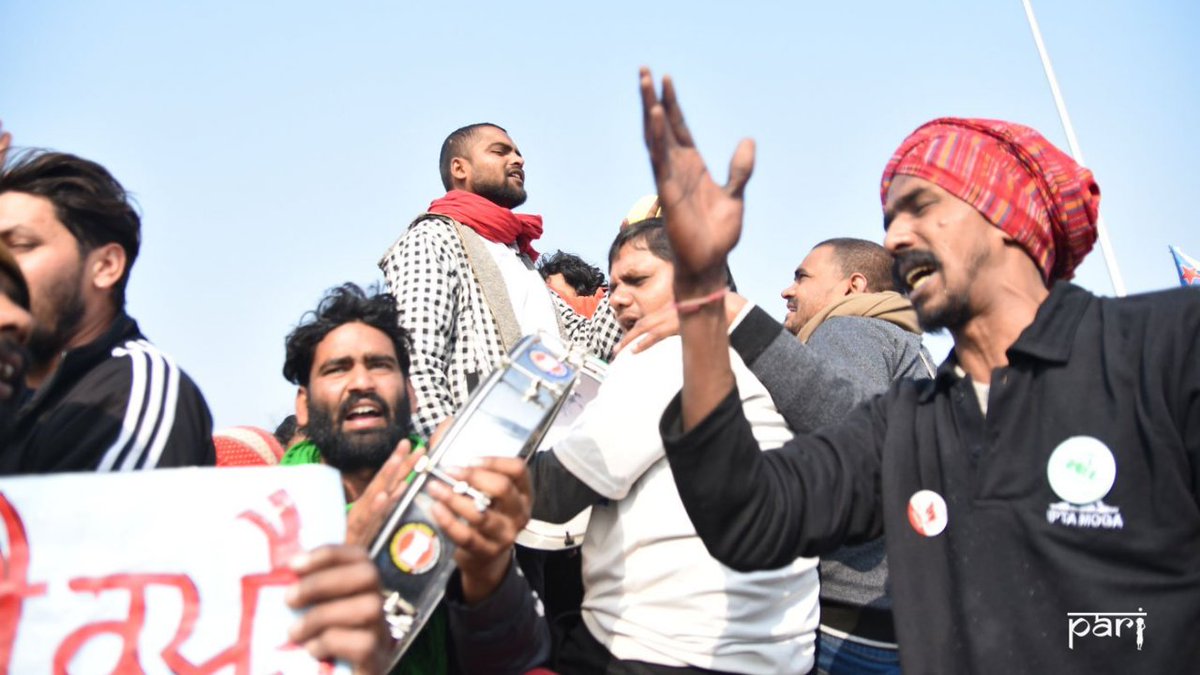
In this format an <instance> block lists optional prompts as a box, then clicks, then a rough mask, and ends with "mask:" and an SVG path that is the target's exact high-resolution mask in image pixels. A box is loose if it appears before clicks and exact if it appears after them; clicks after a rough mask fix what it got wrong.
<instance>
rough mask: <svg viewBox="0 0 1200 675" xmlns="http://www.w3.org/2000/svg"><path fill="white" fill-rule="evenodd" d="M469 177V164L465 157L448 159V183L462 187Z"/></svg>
mask: <svg viewBox="0 0 1200 675" xmlns="http://www.w3.org/2000/svg"><path fill="white" fill-rule="evenodd" d="M470 177H471V163H470V162H468V161H467V160H466V158H465V157H453V158H451V159H450V181H451V183H452V184H454V185H462V184H464V183H466V182H467V179H468V178H470Z"/></svg>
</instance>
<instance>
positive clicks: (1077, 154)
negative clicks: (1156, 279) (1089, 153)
mask: <svg viewBox="0 0 1200 675" xmlns="http://www.w3.org/2000/svg"><path fill="white" fill-rule="evenodd" d="M1021 4H1023V5H1025V18H1026V19H1028V20H1029V30H1031V31H1033V41H1034V43H1035V44H1036V45H1037V50H1038V55H1040V56H1041V57H1042V69H1043V70H1045V71H1046V81H1047V82H1049V83H1050V93H1051V94H1053V95H1054V105H1055V107H1057V108H1058V118H1059V119H1060V120H1061V121H1062V125H1063V130H1064V131H1066V132H1067V144H1068V145H1069V146H1070V149H1071V156H1072V157H1074V158H1075V161H1076V162H1079V163H1080V164H1083V165H1084V166H1086V163H1085V162H1084V161H1083V151H1082V150H1080V149H1079V140H1078V139H1076V138H1075V127H1073V126H1071V117H1070V115H1068V114H1067V104H1066V102H1064V101H1063V97H1062V92H1061V91H1059V89H1058V80H1057V79H1056V78H1055V77H1054V68H1053V67H1052V66H1051V65H1050V54H1048V53H1047V52H1046V45H1045V43H1043V42H1042V31H1041V30H1039V29H1038V23H1037V19H1036V18H1035V17H1034V16H1033V5H1031V4H1030V0H1021ZM1096 230H1097V233H1098V236H1099V239H1100V251H1101V252H1103V254H1104V264H1105V265H1106V266H1107V267H1108V278H1109V279H1110V280H1111V281H1112V286H1113V292H1114V293H1115V294H1116V295H1117V297H1121V296H1123V295H1125V281H1124V280H1123V279H1122V278H1121V270H1120V269H1119V268H1118V267H1117V258H1116V256H1114V255H1113V250H1112V244H1111V243H1109V241H1108V228H1107V227H1106V226H1105V225H1104V219H1103V218H1102V217H1101V218H1097V220H1096Z"/></svg>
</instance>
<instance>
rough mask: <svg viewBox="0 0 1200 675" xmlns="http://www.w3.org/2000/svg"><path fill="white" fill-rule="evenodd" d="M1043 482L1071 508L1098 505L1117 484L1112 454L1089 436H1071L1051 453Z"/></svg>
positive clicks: (1115, 461) (1106, 447) (1115, 466)
mask: <svg viewBox="0 0 1200 675" xmlns="http://www.w3.org/2000/svg"><path fill="white" fill-rule="evenodd" d="M1046 478H1047V480H1049V481H1050V489H1051V490H1054V494H1056V495H1058V496H1059V497H1060V498H1062V499H1063V500H1065V501H1067V502H1070V503H1072V504H1091V503H1093V502H1096V501H1099V500H1101V499H1103V498H1104V496H1105V495H1107V494H1108V491H1109V490H1111V489H1112V486H1113V483H1114V482H1115V481H1116V480H1117V460H1116V459H1115V458H1113V453H1112V450H1109V449H1108V446H1107V445H1105V444H1104V443H1101V442H1100V441H1099V440H1097V439H1095V438H1092V437H1091V436H1072V437H1070V438H1068V439H1067V440H1065V441H1063V442H1062V443H1059V444H1058V447H1057V448H1055V449H1054V452H1052V453H1050V461H1049V462H1048V463H1047V464H1046Z"/></svg>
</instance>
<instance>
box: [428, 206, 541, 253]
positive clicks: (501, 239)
mask: <svg viewBox="0 0 1200 675" xmlns="http://www.w3.org/2000/svg"><path fill="white" fill-rule="evenodd" d="M429 213H436V214H438V215H441V216H450V217H451V218H453V219H455V220H457V221H458V222H460V223H462V224H463V225H466V226H467V227H469V228H471V229H472V230H475V232H476V234H478V235H479V236H481V237H483V238H484V239H487V240H488V241H494V242H496V243H497V244H506V245H507V244H516V245H517V249H518V250H520V251H521V253H524V254H525V255H527V256H529V259H530V260H537V257H538V252H537V251H535V250H533V246H532V245H531V244H532V242H533V240H534V239H537V238H538V237H541V236H542V217H541V216H534V215H530V214H527V213H513V212H512V210H511V209H506V208H504V207H503V206H500V205H499V204H496V203H494V202H491V201H489V200H487V199H485V198H483V197H480V196H479V195H477V194H473V193H470V192H465V191H463V190H451V191H449V192H447V193H446V196H445V197H442V198H441V199H435V200H433V203H431V204H430V205H429Z"/></svg>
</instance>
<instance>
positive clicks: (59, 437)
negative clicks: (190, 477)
mask: <svg viewBox="0 0 1200 675" xmlns="http://www.w3.org/2000/svg"><path fill="white" fill-rule="evenodd" d="M13 424H14V426H13V428H12V433H11V434H9V441H8V442H6V443H4V447H3V448H2V449H0V474H25V473H55V472H62V471H136V470H139V469H153V468H156V467H176V466H211V465H212V464H214V463H215V452H214V450H213V442H212V416H211V415H210V414H209V411H208V405H207V404H206V403H205V402H204V396H203V395H202V394H201V393H200V389H199V388H198V387H197V386H196V384H195V383H194V382H192V380H191V378H189V377H188V376H187V374H186V373H184V372H183V371H182V370H181V369H180V368H179V366H178V365H176V364H175V361H174V360H173V359H171V357H170V356H167V355H166V354H164V353H162V352H160V351H159V350H158V349H157V348H156V347H154V345H152V344H150V343H149V342H148V341H147V340H146V338H145V337H144V336H143V335H142V333H141V331H140V330H138V325H137V322H135V321H134V320H133V319H131V318H130V317H129V316H128V315H126V314H125V313H121V314H120V315H119V316H118V317H117V318H116V320H115V321H114V322H113V324H112V326H110V327H109V329H108V331H107V332H105V334H104V335H103V336H101V337H100V338H99V339H97V340H96V341H95V342H92V343H90V344H87V345H84V346H83V347H79V348H77V349H73V350H71V351H69V352H67V354H66V355H65V356H64V357H63V359H62V363H60V364H59V367H58V369H57V370H56V371H55V372H54V374H53V375H51V377H50V378H49V379H48V380H46V382H44V383H43V384H42V386H41V387H39V388H38V389H37V391H35V392H33V393H32V395H31V396H30V397H29V399H28V400H26V401H25V402H24V404H23V405H22V406H21V408H20V409H19V410H18V411H17V414H16V416H15V418H14V420H13Z"/></svg>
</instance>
